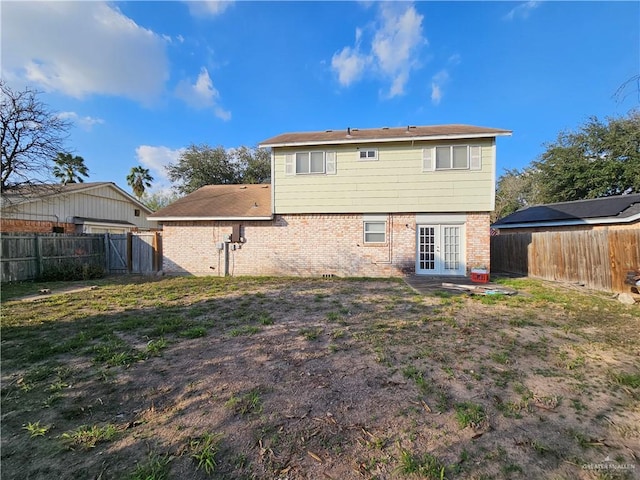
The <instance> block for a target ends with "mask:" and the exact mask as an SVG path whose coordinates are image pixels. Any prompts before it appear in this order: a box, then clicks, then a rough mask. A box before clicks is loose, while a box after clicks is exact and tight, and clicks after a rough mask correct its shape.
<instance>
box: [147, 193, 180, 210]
mask: <svg viewBox="0 0 640 480" xmlns="http://www.w3.org/2000/svg"><path fill="white" fill-rule="evenodd" d="M179 198H180V196H179V195H176V194H175V193H173V192H154V193H147V192H145V193H144V194H143V195H142V197H141V198H140V201H141V202H142V203H144V204H145V205H146V206H147V207H149V208H150V209H151V210H152V211H154V212H157V211H158V210H160V209H161V208H164V207H166V206H167V205H169V204H171V203H173V202H175V201H176V200H178V199H179Z"/></svg>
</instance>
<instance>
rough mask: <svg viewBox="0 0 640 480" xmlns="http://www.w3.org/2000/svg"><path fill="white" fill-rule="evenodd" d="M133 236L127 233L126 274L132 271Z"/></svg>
mask: <svg viewBox="0 0 640 480" xmlns="http://www.w3.org/2000/svg"><path fill="white" fill-rule="evenodd" d="M132 250H133V234H132V233H131V232H127V273H131V271H132V270H133V251H132Z"/></svg>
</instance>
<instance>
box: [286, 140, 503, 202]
mask: <svg viewBox="0 0 640 480" xmlns="http://www.w3.org/2000/svg"><path fill="white" fill-rule="evenodd" d="M441 145H479V146H481V147H482V169H481V170H478V171H472V170H441V171H431V172H423V171H422V150H423V148H424V147H433V146H441ZM358 148H377V149H378V157H379V159H378V160H377V161H362V160H359V159H358V152H359V150H358ZM314 150H324V151H335V152H336V165H337V172H336V174H334V175H325V174H311V175H285V158H286V155H287V154H288V153H289V154H291V153H295V152H304V151H314ZM495 164H496V162H495V141H494V140H493V139H477V140H472V141H451V142H441V141H438V142H416V143H415V144H414V145H411V144H408V143H380V144H375V143H372V144H361V145H338V146H323V147H297V148H275V149H274V177H275V181H274V211H275V213H282V214H283V213H353V212H358V213H361V212H362V213H365V212H368V213H378V212H396V213H400V212H415V211H429V212H451V211H461V212H462V211H464V212H471V211H490V210H493V208H494V191H495V190H494V183H495Z"/></svg>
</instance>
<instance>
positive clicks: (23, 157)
mask: <svg viewBox="0 0 640 480" xmlns="http://www.w3.org/2000/svg"><path fill="white" fill-rule="evenodd" d="M0 91H1V93H2V102H1V103H0V140H1V141H2V150H1V154H2V170H1V172H0V187H1V189H2V190H3V191H4V190H5V189H7V188H11V187H16V186H20V185H29V184H35V183H41V182H43V181H45V180H46V179H47V177H48V176H49V174H50V172H51V168H52V161H53V159H54V158H55V157H56V155H57V154H58V152H62V151H65V149H64V142H65V140H66V139H67V137H68V130H69V128H70V126H71V123H70V122H68V121H67V120H65V119H63V118H60V117H59V116H58V115H57V114H56V113H55V112H52V111H51V110H50V109H49V107H48V106H47V105H45V104H44V103H42V102H41V101H40V100H38V98H37V96H38V94H39V92H38V91H36V90H32V89H31V88H28V87H27V88H26V89H25V90H23V91H15V90H12V89H11V88H9V87H8V86H7V85H6V83H5V82H3V81H0Z"/></svg>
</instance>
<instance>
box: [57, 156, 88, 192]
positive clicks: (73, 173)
mask: <svg viewBox="0 0 640 480" xmlns="http://www.w3.org/2000/svg"><path fill="white" fill-rule="evenodd" d="M53 162H54V163H55V166H54V167H53V176H54V177H56V178H59V179H60V183H62V184H63V185H66V184H67V183H83V182H84V179H83V178H82V177H88V176H89V169H88V168H87V166H86V165H85V164H84V158H82V157H79V156H77V155H76V156H72V155H71V154H70V153H62V152H59V153H58V156H57V157H56V158H55V160H54V161H53Z"/></svg>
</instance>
